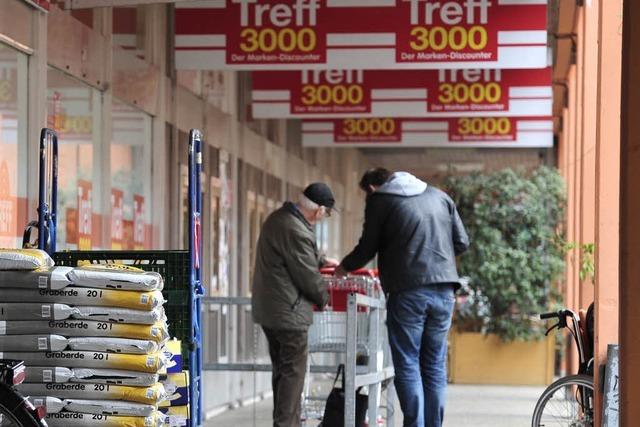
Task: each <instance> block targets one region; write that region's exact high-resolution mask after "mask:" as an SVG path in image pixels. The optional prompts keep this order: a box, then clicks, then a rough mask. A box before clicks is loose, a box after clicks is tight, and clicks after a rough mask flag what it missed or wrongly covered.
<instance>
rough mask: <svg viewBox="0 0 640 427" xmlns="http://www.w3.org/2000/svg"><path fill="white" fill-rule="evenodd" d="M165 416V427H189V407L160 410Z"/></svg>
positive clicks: (172, 407)
mask: <svg viewBox="0 0 640 427" xmlns="http://www.w3.org/2000/svg"><path fill="white" fill-rule="evenodd" d="M160 411H161V412H162V413H163V414H165V419H164V427H186V426H188V425H189V420H190V416H189V406H188V405H183V406H171V407H167V408H160Z"/></svg>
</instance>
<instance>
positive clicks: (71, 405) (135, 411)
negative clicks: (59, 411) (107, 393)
mask: <svg viewBox="0 0 640 427" xmlns="http://www.w3.org/2000/svg"><path fill="white" fill-rule="evenodd" d="M64 401H65V403H66V406H65V409H66V410H67V411H70V412H81V413H84V414H100V415H131V416H134V417H148V416H150V415H153V413H154V412H155V411H156V407H155V406H154V405H147V404H144V403H135V402H123V401H121V400H91V399H64Z"/></svg>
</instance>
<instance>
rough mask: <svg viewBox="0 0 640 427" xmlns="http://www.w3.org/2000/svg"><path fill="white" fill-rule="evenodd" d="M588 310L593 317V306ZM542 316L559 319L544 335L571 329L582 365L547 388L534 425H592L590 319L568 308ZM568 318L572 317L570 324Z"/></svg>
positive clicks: (591, 339)
mask: <svg viewBox="0 0 640 427" xmlns="http://www.w3.org/2000/svg"><path fill="white" fill-rule="evenodd" d="M589 312H590V314H588V315H587V317H588V316H589V315H591V316H592V313H593V308H592V307H591V308H590V309H589ZM540 319H541V320H547V319H557V320H558V323H556V324H555V325H553V326H551V327H550V328H549V329H548V330H547V332H546V333H545V336H546V335H548V334H549V333H550V332H551V331H553V330H554V329H563V328H567V329H568V330H569V332H570V333H571V335H572V337H573V341H574V342H575V344H576V346H577V348H578V356H579V360H580V364H579V367H578V373H577V374H576V375H568V376H565V377H562V378H560V379H558V380H557V381H555V382H554V383H553V384H551V385H550V386H549V387H547V388H546V389H545V390H544V392H543V393H542V395H541V396H540V398H539V399H538V402H537V404H536V407H535V409H534V411H533V417H532V421H531V426H532V427H552V426H561V427H593V426H594V414H595V412H594V392H593V390H594V386H593V351H592V350H591V348H590V347H589V346H588V344H589V343H593V335H591V331H587V327H586V323H587V321H581V320H580V317H579V316H578V315H577V314H576V313H574V312H573V311H571V310H567V309H563V310H559V311H557V312H553V313H544V314H541V315H540ZM567 319H570V320H571V324H569V323H568V322H567ZM591 345H592V344H591Z"/></svg>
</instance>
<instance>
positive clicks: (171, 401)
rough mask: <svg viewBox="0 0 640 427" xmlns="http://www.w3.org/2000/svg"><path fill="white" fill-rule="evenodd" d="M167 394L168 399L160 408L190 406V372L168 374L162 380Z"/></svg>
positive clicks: (161, 403)
mask: <svg viewBox="0 0 640 427" xmlns="http://www.w3.org/2000/svg"><path fill="white" fill-rule="evenodd" d="M160 382H161V383H162V385H164V389H165V391H166V393H167V399H166V400H163V401H162V402H160V406H161V407H164V406H184V405H188V404H189V371H184V372H180V373H178V374H168V375H166V376H162V377H161V378H160Z"/></svg>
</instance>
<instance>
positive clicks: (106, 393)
mask: <svg viewBox="0 0 640 427" xmlns="http://www.w3.org/2000/svg"><path fill="white" fill-rule="evenodd" d="M16 388H17V390H18V391H19V392H20V393H22V394H23V395H24V396H53V397H56V398H58V399H92V400H122V401H125V402H137V403H144V404H148V405H157V404H158V402H160V401H161V400H163V399H165V397H166V392H165V390H164V386H163V385H162V384H160V383H156V384H154V385H152V386H150V387H128V386H119V385H109V384H73V383H63V384H56V383H47V384H20V385H19V386H17V387H16Z"/></svg>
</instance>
